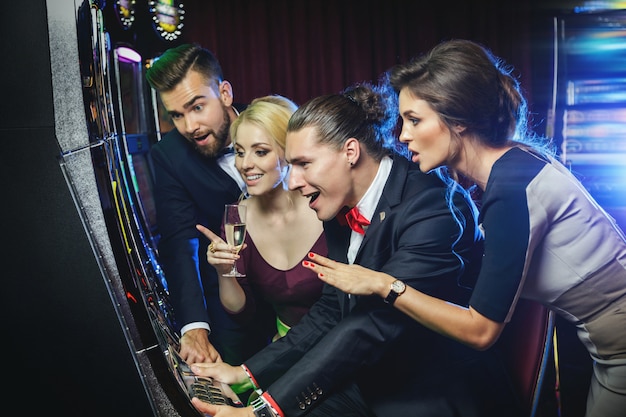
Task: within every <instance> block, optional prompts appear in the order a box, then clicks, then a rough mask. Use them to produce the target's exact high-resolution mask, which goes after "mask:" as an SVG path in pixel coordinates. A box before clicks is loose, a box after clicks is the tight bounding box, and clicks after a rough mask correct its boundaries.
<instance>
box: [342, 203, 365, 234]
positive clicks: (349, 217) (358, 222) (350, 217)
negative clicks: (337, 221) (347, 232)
mask: <svg viewBox="0 0 626 417" xmlns="http://www.w3.org/2000/svg"><path fill="white" fill-rule="evenodd" d="M346 221H347V222H348V226H350V229H352V230H354V231H355V232H357V233H360V234H362V235H364V234H365V230H364V229H363V226H369V224H370V222H369V220H367V219H366V218H365V217H363V215H362V214H361V213H360V212H359V209H358V208H356V206H354V207H352V209H351V210H350V211H348V212H347V213H346Z"/></svg>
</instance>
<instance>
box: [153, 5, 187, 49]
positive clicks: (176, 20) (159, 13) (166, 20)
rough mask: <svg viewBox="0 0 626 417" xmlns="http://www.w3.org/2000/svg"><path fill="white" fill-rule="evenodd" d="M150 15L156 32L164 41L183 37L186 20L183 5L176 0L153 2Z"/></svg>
mask: <svg viewBox="0 0 626 417" xmlns="http://www.w3.org/2000/svg"><path fill="white" fill-rule="evenodd" d="M150 14H151V15H152V22H153V24H154V28H155V30H156V31H157V32H158V33H159V34H160V35H161V37H162V38H163V39H165V40H168V41H173V40H175V39H177V38H178V37H179V36H180V35H181V30H182V28H183V26H184V24H183V20H184V18H185V10H184V7H183V4H182V3H178V2H176V1H174V0H156V1H154V0H151V1H150Z"/></svg>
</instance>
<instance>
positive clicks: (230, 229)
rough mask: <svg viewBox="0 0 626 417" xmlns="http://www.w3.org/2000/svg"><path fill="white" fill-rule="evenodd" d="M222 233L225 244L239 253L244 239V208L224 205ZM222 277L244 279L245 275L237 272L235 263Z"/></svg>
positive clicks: (236, 205) (235, 205)
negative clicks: (224, 236)
mask: <svg viewBox="0 0 626 417" xmlns="http://www.w3.org/2000/svg"><path fill="white" fill-rule="evenodd" d="M224 231H225V232H226V242H227V243H228V244H229V245H231V246H234V247H235V253H239V251H240V250H241V247H242V246H243V242H244V240H245V239H246V206H244V205H240V204H226V206H225V207H224ZM222 276H224V277H245V274H242V273H241V272H239V271H237V262H235V263H234V264H233V267H232V269H231V270H230V271H229V272H228V273H226V274H223V275H222Z"/></svg>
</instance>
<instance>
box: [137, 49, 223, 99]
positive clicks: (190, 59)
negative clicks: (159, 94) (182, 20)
mask: <svg viewBox="0 0 626 417" xmlns="http://www.w3.org/2000/svg"><path fill="white" fill-rule="evenodd" d="M190 70H194V71H197V72H198V73H199V74H202V75H203V76H204V78H205V80H206V81H207V83H208V82H209V81H211V80H214V81H215V82H216V84H219V83H221V82H222V81H223V80H224V75H223V74H222V67H221V66H220V63H219V61H218V60H217V58H216V57H215V55H213V53H212V52H211V51H209V50H208V49H205V48H202V47H201V46H199V45H197V44H183V45H180V46H177V47H175V48H171V49H168V50H167V51H165V53H163V55H161V56H160V57H159V58H158V59H157V60H156V61H154V63H153V64H152V66H151V67H150V68H148V71H147V72H146V79H147V80H148V83H149V84H150V86H151V87H152V88H154V89H155V90H157V91H168V90H171V89H172V88H174V87H176V85H177V84H178V83H180V81H181V80H182V79H183V78H184V77H185V76H186V75H187V73H188V72H189V71H190Z"/></svg>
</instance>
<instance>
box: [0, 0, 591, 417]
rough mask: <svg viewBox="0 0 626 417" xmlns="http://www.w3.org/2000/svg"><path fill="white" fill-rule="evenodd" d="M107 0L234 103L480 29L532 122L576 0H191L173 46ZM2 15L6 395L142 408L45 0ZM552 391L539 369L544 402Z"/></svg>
mask: <svg viewBox="0 0 626 417" xmlns="http://www.w3.org/2000/svg"><path fill="white" fill-rule="evenodd" d="M77 1H78V0H77ZM114 3H115V2H114V1H112V0H109V1H107V4H106V5H105V9H104V10H105V25H106V26H107V29H108V30H109V32H110V34H111V39H112V41H113V42H114V43H118V42H126V43H128V44H130V45H131V46H134V47H135V48H137V49H138V50H139V52H140V53H141V54H142V55H143V56H144V58H146V57H150V56H155V55H158V54H160V53H161V52H162V51H164V50H165V49H166V48H168V47H171V46H174V45H177V44H179V43H181V42H187V41H196V42H198V43H200V44H202V45H203V46H206V47H208V48H210V49H212V50H213V51H214V52H215V53H216V55H217V56H218V58H219V59H220V61H221V63H222V65H223V69H224V72H225V75H226V78H227V79H228V80H229V81H231V82H232V84H233V86H234V91H235V97H236V100H237V101H240V102H248V101H250V100H251V99H253V98H254V97H257V96H261V95H266V94H270V93H276V94H282V95H285V96H287V97H290V98H292V99H293V100H295V101H296V102H298V103H302V102H304V101H305V100H307V99H309V98H311V97H313V96H316V95H319V94H324V93H329V92H337V91H339V90H341V89H343V88H344V87H346V86H347V85H349V84H351V83H354V82H359V81H375V80H376V79H377V78H378V77H379V76H380V74H381V73H382V72H383V71H385V70H387V69H388V68H389V67H390V66H392V65H394V64H395V63H398V62H404V61H405V60H407V59H408V58H410V57H411V56H414V55H416V54H419V53H422V52H425V51H426V50H427V49H429V48H431V47H432V46H433V45H434V44H435V43H437V42H439V41H440V40H444V39H449V38H469V39H472V40H475V41H479V42H482V43H484V44H485V45H487V46H488V47H490V48H491V49H492V50H493V51H494V53H496V54H497V55H498V56H500V57H501V58H503V59H504V60H505V61H507V62H508V63H510V64H511V65H513V66H514V67H515V73H516V74H517V75H519V77H520V79H521V82H522V85H523V86H524V88H525V90H526V93H527V96H528V98H529V101H530V104H531V109H532V111H533V112H534V113H535V123H536V126H537V129H538V131H539V132H540V133H541V132H542V129H544V128H545V127H544V123H545V117H546V116H545V114H546V110H547V108H548V106H549V101H550V94H551V88H552V85H551V76H552V73H551V66H552V60H551V53H552V50H551V42H552V36H553V17H554V16H555V15H557V14H559V13H571V11H572V9H573V8H574V7H575V6H577V5H578V3H579V2H566V1H561V2H557V1H541V0H532V1H531V0H520V1H502V0H499V1H498V0H482V1H481V0H473V1H459V0H453V1H433V2H425V1H408V0H406V1H403V0H380V1H363V0H345V1H338V0H317V1H314V0H258V1H243V0H221V1H210V0H188V1H185V2H184V7H185V19H184V24H185V26H184V27H183V35H182V36H181V38H180V39H178V40H177V41H174V42H166V41H163V40H161V39H159V37H158V35H157V34H156V32H155V31H154V30H153V28H152V23H151V21H150V18H149V15H148V13H147V0H137V2H136V8H137V10H136V21H135V24H134V25H133V26H132V27H131V29H128V30H123V29H122V28H121V26H119V24H118V22H117V21H116V20H115V19H116V17H115V14H114V9H113V4H114ZM2 15H3V17H4V19H3V24H2V25H1V26H0V35H1V36H0V51H1V52H2V55H0V56H1V57H2V62H1V63H0V80H1V83H2V84H1V85H0V95H1V97H2V99H1V100H0V141H1V147H0V181H1V184H2V203H1V205H0V207H1V210H2V211H1V212H0V213H1V215H0V218H1V222H2V223H1V229H0V232H1V236H2V238H1V239H2V246H1V249H0V253H1V254H2V255H1V257H0V260H1V265H2V273H1V276H2V281H1V282H2V288H1V289H0V291H1V295H0V297H1V298H0V308H1V309H2V317H3V323H4V332H5V333H4V336H3V344H4V345H5V346H4V348H3V352H4V355H5V361H4V363H5V367H4V369H3V371H4V372H3V379H4V382H5V387H6V386H8V387H9V389H8V391H7V390H6V389H5V395H4V396H3V398H4V399H5V401H4V402H5V404H6V405H7V406H8V405H9V404H11V405H12V406H17V407H19V408H18V409H19V410H20V412H19V413H20V415H25V416H29V415H40V414H53V415H63V416H81V417H82V416H85V415H90V416H148V415H151V411H150V407H149V406H148V404H147V399H146V397H145V393H144V391H143V387H142V385H141V381H140V378H139V375H138V374H137V372H136V368H135V366H134V363H133V358H132V356H131V355H130V351H129V347H128V344H127V342H126V340H125V339H124V335H123V333H122V331H121V329H120V323H119V321H118V319H117V317H116V316H115V312H114V309H113V306H112V305H111V299H110V296H109V294H108V293H107V289H106V286H105V285H104V282H103V280H102V275H101V273H100V271H99V269H98V266H97V263H96V260H95V259H94V255H93V252H92V251H91V248H90V246H89V242H88V239H87V237H86V236H85V232H84V229H83V226H82V224H81V222H80V219H79V217H78V214H77V211H76V208H75V206H74V203H73V201H72V199H71V196H70V194H69V191H68V188H67V186H66V184H65V181H64V179H63V176H62V174H61V171H60V169H59V165H58V161H57V157H58V154H59V148H58V145H57V143H56V138H55V128H54V108H53V100H52V87H51V75H50V51H49V46H48V32H47V15H46V2H45V1H44V0H31V1H27V2H4V3H3V12H2ZM77 82H79V80H77ZM571 336H572V334H571V333H566V334H565V335H564V338H563V339H562V340H561V341H560V343H559V347H560V349H561V357H560V359H561V364H562V367H563V372H564V375H562V376H561V378H562V381H561V382H562V391H561V397H562V399H563V402H564V408H563V414H562V415H563V417H573V416H576V415H582V414H581V413H582V412H583V410H582V407H581V406H580V404H581V403H584V398H585V396H586V384H587V381H588V357H587V356H586V353H585V352H582V353H581V350H580V348H581V347H580V346H579V342H578V341H577V340H576V339H575V338H574V337H571ZM553 387H554V384H553V382H552V381H551V380H550V379H548V380H547V381H546V384H545V388H546V390H547V394H546V396H547V402H548V405H550V402H551V401H553V397H554V392H553ZM550 417H551V416H550Z"/></svg>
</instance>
